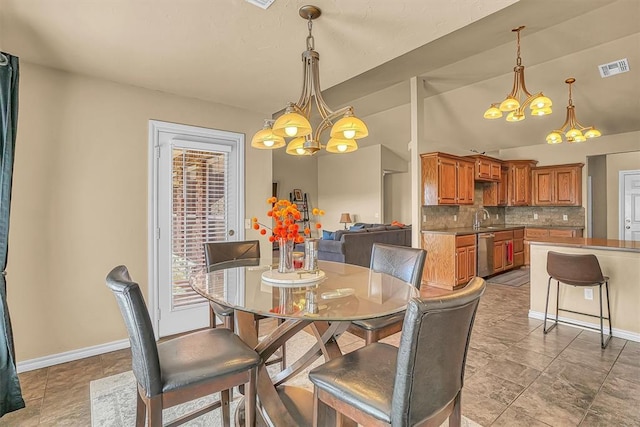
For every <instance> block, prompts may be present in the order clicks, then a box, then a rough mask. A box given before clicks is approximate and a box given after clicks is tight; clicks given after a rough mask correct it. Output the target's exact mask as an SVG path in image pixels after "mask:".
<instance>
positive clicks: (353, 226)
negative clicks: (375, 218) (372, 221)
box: [349, 224, 365, 231]
mask: <svg viewBox="0 0 640 427" xmlns="http://www.w3.org/2000/svg"><path fill="white" fill-rule="evenodd" d="M364 228H365V224H353V225H352V226H351V227H349V231H356V230H362V229H364Z"/></svg>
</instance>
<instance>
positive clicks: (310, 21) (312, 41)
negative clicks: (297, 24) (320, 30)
mask: <svg viewBox="0 0 640 427" xmlns="http://www.w3.org/2000/svg"><path fill="white" fill-rule="evenodd" d="M307 21H308V22H307V27H309V35H308V36H307V50H315V47H316V46H315V39H314V38H313V34H311V30H312V29H313V19H312V18H311V15H309V17H308V18H307Z"/></svg>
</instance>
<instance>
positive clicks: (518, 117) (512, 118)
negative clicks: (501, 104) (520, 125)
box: [507, 111, 526, 122]
mask: <svg viewBox="0 0 640 427" xmlns="http://www.w3.org/2000/svg"><path fill="white" fill-rule="evenodd" d="M516 113H517V112H516V111H512V112H510V113H509V114H507V121H508V122H520V121H522V120H524V119H525V118H526V117H525V115H524V113H518V114H516Z"/></svg>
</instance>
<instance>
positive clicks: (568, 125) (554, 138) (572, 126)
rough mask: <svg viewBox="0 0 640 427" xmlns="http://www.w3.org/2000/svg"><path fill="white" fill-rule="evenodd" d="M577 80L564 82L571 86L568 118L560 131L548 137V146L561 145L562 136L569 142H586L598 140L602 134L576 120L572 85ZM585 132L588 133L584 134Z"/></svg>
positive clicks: (571, 79)
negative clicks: (588, 139)
mask: <svg viewBox="0 0 640 427" xmlns="http://www.w3.org/2000/svg"><path fill="white" fill-rule="evenodd" d="M575 81H576V79H574V78H573V77H569V78H568V79H567V80H565V81H564V82H565V83H566V84H568V85H569V105H567V118H566V119H565V121H564V123H563V124H562V126H560V128H559V129H557V130H554V131H552V132H551V133H550V134H549V135H547V144H560V143H561V142H562V135H564V137H565V138H566V139H567V142H569V143H571V142H584V141H586V140H587V138H597V137H599V136H600V135H602V133H601V132H600V131H599V130H598V129H596V128H595V127H594V126H589V127H585V126H582V125H581V124H580V123H579V122H578V119H576V108H575V106H574V105H573V99H571V85H572V84H574V83H575ZM583 131H586V132H585V133H584V134H583V133H582V132H583Z"/></svg>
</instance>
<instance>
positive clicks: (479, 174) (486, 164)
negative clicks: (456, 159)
mask: <svg viewBox="0 0 640 427" xmlns="http://www.w3.org/2000/svg"><path fill="white" fill-rule="evenodd" d="M467 157H469V158H470V159H473V161H474V180H476V181H489V182H497V181H500V173H501V168H502V161H501V160H498V159H494V158H492V157H488V156H483V155H482V154H478V155H475V156H467Z"/></svg>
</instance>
